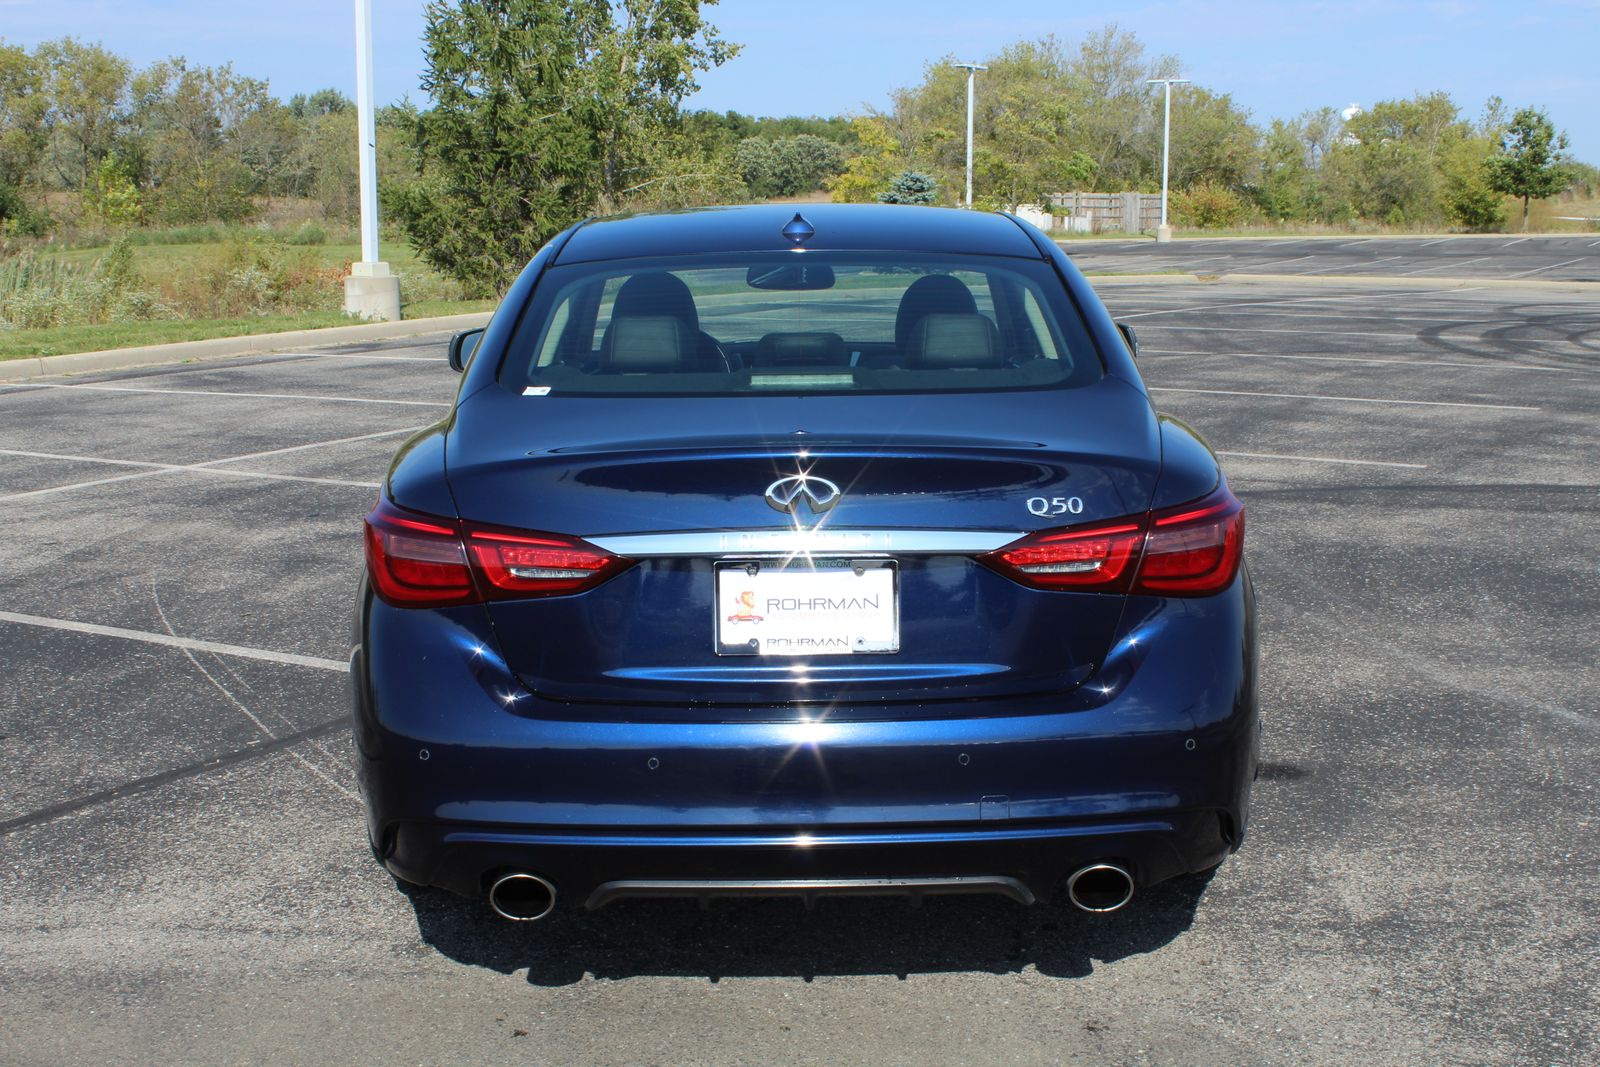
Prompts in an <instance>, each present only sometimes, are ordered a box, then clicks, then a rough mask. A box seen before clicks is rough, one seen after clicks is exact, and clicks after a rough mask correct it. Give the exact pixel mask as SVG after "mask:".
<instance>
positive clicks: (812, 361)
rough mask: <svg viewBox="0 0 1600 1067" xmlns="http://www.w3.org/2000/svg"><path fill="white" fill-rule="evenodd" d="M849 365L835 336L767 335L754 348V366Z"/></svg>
mask: <svg viewBox="0 0 1600 1067" xmlns="http://www.w3.org/2000/svg"><path fill="white" fill-rule="evenodd" d="M849 362H850V352H849V350H848V349H846V348H845V346H844V338H843V337H840V336H839V335H838V334H836V333H827V332H822V331H818V332H814V333H769V334H766V335H764V336H763V337H762V338H761V341H760V343H759V344H757V345H756V351H755V360H754V363H755V366H757V367H782V366H826V367H842V366H846V365H848V364H849Z"/></svg>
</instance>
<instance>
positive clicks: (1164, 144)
mask: <svg viewBox="0 0 1600 1067" xmlns="http://www.w3.org/2000/svg"><path fill="white" fill-rule="evenodd" d="M1162 89H1163V90H1164V96H1165V97H1166V100H1165V103H1164V105H1163V106H1162V109H1161V110H1162V117H1161V225H1163V226H1165V225H1166V224H1167V173H1168V170H1169V169H1170V163H1171V160H1172V83H1171V82H1163V83H1162Z"/></svg>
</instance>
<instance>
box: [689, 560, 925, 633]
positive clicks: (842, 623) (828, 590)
mask: <svg viewBox="0 0 1600 1067" xmlns="http://www.w3.org/2000/svg"><path fill="white" fill-rule="evenodd" d="M716 572H717V614H716V630H715V633H716V641H717V655H719V656H849V655H855V654H858V653H863V652H876V653H885V652H898V651H900V604H899V596H900V590H899V582H898V578H899V574H898V571H897V570H896V568H895V561H894V560H887V559H867V560H862V559H797V560H794V561H792V562H790V563H788V564H787V565H785V564H784V563H782V562H777V561H765V560H763V561H744V560H729V561H723V562H720V563H718V564H717V565H716Z"/></svg>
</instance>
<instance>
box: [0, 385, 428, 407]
mask: <svg viewBox="0 0 1600 1067" xmlns="http://www.w3.org/2000/svg"><path fill="white" fill-rule="evenodd" d="M7 388H11V389H72V390H79V389H87V390H89V391H91V392H98V393H156V394H160V395H164V396H227V397H243V398H246V399H251V400H327V401H334V402H337V403H341V404H403V405H406V406H408V407H419V408H447V407H449V406H450V402H449V401H448V400H383V399H380V398H378V397H371V396H321V395H314V394H306V393H232V392H226V391H224V390H221V389H140V388H135V387H133V386H129V385H67V384H65V383H63V382H13V383H12V384H11V385H10V386H8V387H7Z"/></svg>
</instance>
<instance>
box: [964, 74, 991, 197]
mask: <svg viewBox="0 0 1600 1067" xmlns="http://www.w3.org/2000/svg"><path fill="white" fill-rule="evenodd" d="M956 69H957V70H964V71H966V72H967V207H968V208H971V207H972V102H973V97H974V95H975V94H976V92H977V78H978V71H980V70H988V69H989V68H988V67H986V66H984V65H983V64H982V63H957V64H956Z"/></svg>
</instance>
